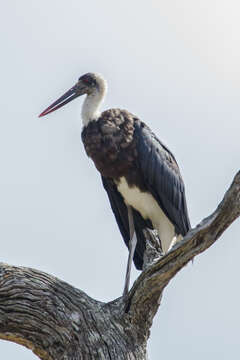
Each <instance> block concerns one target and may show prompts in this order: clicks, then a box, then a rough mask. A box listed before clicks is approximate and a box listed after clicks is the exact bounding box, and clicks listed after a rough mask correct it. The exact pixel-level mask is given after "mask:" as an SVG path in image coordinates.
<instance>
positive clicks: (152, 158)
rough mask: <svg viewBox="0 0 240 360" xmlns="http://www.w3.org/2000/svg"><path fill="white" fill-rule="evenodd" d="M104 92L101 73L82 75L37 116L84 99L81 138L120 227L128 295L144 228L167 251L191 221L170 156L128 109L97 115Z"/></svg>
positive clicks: (141, 253) (141, 249)
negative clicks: (154, 233) (132, 265)
mask: <svg viewBox="0 0 240 360" xmlns="http://www.w3.org/2000/svg"><path fill="white" fill-rule="evenodd" d="M106 88H107V84H106V81H105V80H104V79H103V78H102V77H101V76H100V75H98V74H93V73H88V74H85V75H83V76H81V77H80V78H79V80H78V82H77V83H76V84H75V85H74V86H73V87H72V88H71V89H70V90H68V91H67V92H66V93H65V94H64V95H63V96H61V97H60V98H59V99H58V100H57V101H55V102H54V103H53V104H52V105H50V106H49V107H48V108H47V109H46V110H45V111H43V112H42V113H41V114H40V116H44V115H46V114H49V113H50V112H52V111H55V110H56V109H59V108H60V107H62V106H63V105H65V104H67V103H68V102H70V101H71V100H73V99H75V98H76V97H78V96H80V95H84V94H86V95H87V96H86V98H85V100H84V104H83V107H82V119H83V130H82V140H83V143H84V146H85V150H86V153H87V155H88V156H89V157H90V158H91V159H92V160H93V161H94V163H95V166H96V168H97V169H98V171H99V172H100V174H101V176H102V182H103V186H104V188H105V190H106V191H107V194H108V198H109V201H110V204H111V207H112V210H113V213H114V215H115V218H116V221H117V223H118V226H119V229H120V231H121V234H122V236H123V239H124V241H125V243H126V245H127V246H128V247H129V249H130V255H129V261H128V269H127V276H126V282H125V288H124V294H126V292H127V289H128V284H129V274H130V263H131V258H132V255H133V254H134V257H133V260H134V263H135V265H136V267H137V269H142V266H143V256H144V251H145V247H146V241H145V236H144V232H143V230H144V229H146V228H150V229H156V230H157V232H158V235H159V238H160V240H161V245H162V248H163V251H164V252H166V251H168V250H169V248H170V247H171V246H172V245H173V244H174V243H175V242H176V241H178V240H180V239H181V236H184V235H185V234H186V233H187V232H188V230H189V229H190V222H189V217H188V211H187V205H186V199H185V190H184V184H183V180H182V177H181V175H180V171H179V168H178V165H177V162H176V160H175V158H174V156H173V154H172V153H171V152H170V151H169V150H168V148H167V147H166V146H165V145H163V144H162V143H161V141H160V140H158V138H157V137H156V135H155V134H154V133H153V132H152V131H151V130H150V129H149V127H148V126H146V125H145V124H144V123H143V122H142V121H140V120H139V119H138V118H137V117H136V116H134V115H132V114H131V113H129V112H128V111H126V110H119V109H111V110H107V111H104V112H103V113H102V114H101V113H100V112H99V106H100V104H101V102H102V100H103V98H104V96H105V93H106ZM132 219H133V220H132ZM130 238H131V239H130ZM135 241H137V243H136V249H135Z"/></svg>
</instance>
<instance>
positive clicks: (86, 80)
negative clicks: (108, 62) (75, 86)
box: [79, 77, 93, 85]
mask: <svg viewBox="0 0 240 360" xmlns="http://www.w3.org/2000/svg"><path fill="white" fill-rule="evenodd" d="M79 80H82V82H84V84H86V85H93V81H92V79H91V78H90V77H84V78H80V79H79Z"/></svg>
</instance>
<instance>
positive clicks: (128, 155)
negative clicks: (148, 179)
mask: <svg viewBox="0 0 240 360" xmlns="http://www.w3.org/2000/svg"><path fill="white" fill-rule="evenodd" d="M82 141H83V144H84V147H85V150H86V153H87V155H88V156H89V157H90V158H91V159H92V160H93V161H94V164H95V166H96V168H97V169H98V170H99V171H100V173H101V174H102V175H103V176H105V177H110V178H113V179H118V178H120V177H121V176H123V175H125V174H126V173H127V172H129V170H130V168H132V167H133V165H134V162H135V160H136V157H137V150H136V139H134V117H133V115H131V114H130V113H128V112H127V111H124V110H119V109H111V110H107V111H105V112H103V113H102V114H101V116H100V117H99V118H98V119H97V120H96V121H91V122H90V123H89V124H88V125H87V126H86V127H84V128H83V131H82Z"/></svg>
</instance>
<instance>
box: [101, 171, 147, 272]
mask: <svg viewBox="0 0 240 360" xmlns="http://www.w3.org/2000/svg"><path fill="white" fill-rule="evenodd" d="M102 182H103V186H104V188H105V190H106V191H107V194H108V198H109V201H110V204H111V208H112V211H113V213H114V215H115V218H116V221H117V224H118V227H119V229H120V231H121V234H122V237H123V239H124V242H125V244H126V245H127V247H128V244H129V224H128V210H127V206H126V205H125V203H124V200H123V197H122V195H121V194H120V192H119V191H118V190H117V187H116V185H115V184H114V182H113V181H112V180H111V179H108V178H105V177H103V176H102ZM132 212H133V221H134V228H135V231H136V236H137V245H136V250H135V253H134V257H133V261H134V264H135V266H136V268H137V269H138V270H141V269H142V266H143V256H144V251H145V248H146V240H145V236H144V233H143V230H144V229H146V228H150V229H152V224H151V222H150V221H148V220H144V219H143V218H142V216H141V215H140V213H139V212H138V211H136V210H135V209H133V208H132Z"/></svg>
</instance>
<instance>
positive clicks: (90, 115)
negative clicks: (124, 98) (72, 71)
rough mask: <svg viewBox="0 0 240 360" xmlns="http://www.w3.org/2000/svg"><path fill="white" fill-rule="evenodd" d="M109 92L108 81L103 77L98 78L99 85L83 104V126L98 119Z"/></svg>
mask: <svg viewBox="0 0 240 360" xmlns="http://www.w3.org/2000/svg"><path fill="white" fill-rule="evenodd" d="M106 92H107V83H106V81H105V80H104V79H103V78H102V77H100V76H99V77H98V79H97V87H96V88H95V89H94V90H93V91H92V92H91V93H90V94H88V95H87V97H86V98H85V100H84V102H83V106H82V122H83V126H87V125H88V124H89V123H90V122H91V121H93V120H97V119H98V118H99V116H100V114H101V112H100V106H101V104H102V102H103V100H104V97H105V95H106Z"/></svg>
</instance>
